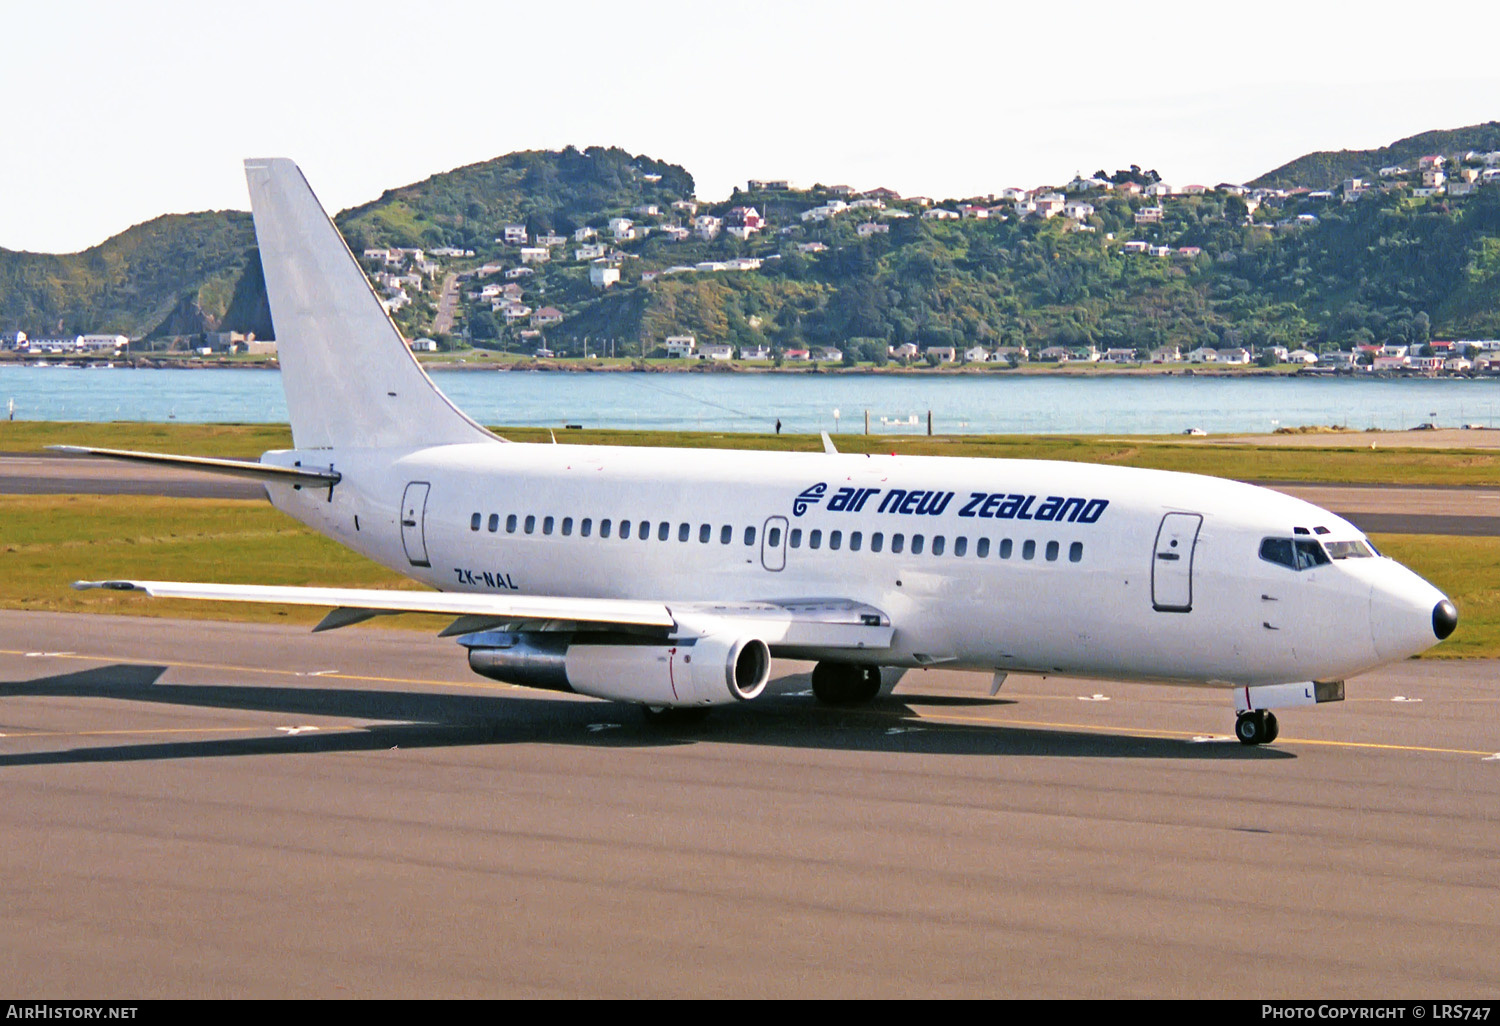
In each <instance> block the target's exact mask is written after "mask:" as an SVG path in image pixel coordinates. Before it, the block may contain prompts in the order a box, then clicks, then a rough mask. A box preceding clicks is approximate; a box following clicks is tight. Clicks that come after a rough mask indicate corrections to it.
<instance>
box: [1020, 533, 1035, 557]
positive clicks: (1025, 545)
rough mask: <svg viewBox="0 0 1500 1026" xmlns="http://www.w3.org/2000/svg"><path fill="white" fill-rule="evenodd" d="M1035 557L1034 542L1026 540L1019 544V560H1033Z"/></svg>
mask: <svg viewBox="0 0 1500 1026" xmlns="http://www.w3.org/2000/svg"><path fill="white" fill-rule="evenodd" d="M1035 557H1036V542H1034V541H1032V540H1031V539H1030V538H1027V539H1026V540H1025V541H1023V542H1022V543H1021V558H1022V559H1033V558H1035Z"/></svg>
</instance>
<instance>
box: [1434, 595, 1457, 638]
mask: <svg viewBox="0 0 1500 1026" xmlns="http://www.w3.org/2000/svg"><path fill="white" fill-rule="evenodd" d="M1457 627H1458V607H1457V606H1455V605H1454V604H1453V603H1452V602H1449V601H1448V600H1447V599H1443V601H1441V602H1439V603H1438V604H1437V605H1435V606H1433V607H1432V633H1434V634H1436V635H1437V639H1438V640H1439V641H1442V640H1443V639H1445V638H1446V637H1448V635H1450V634H1452V633H1453V631H1454V629H1455V628H1457Z"/></svg>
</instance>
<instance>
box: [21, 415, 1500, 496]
mask: <svg viewBox="0 0 1500 1026" xmlns="http://www.w3.org/2000/svg"><path fill="white" fill-rule="evenodd" d="M495 430H496V431H497V432H499V433H500V434H502V435H504V436H505V437H506V438H509V439H512V440H514V441H519V442H548V441H550V440H551V437H552V435H554V434H555V435H556V437H557V440H558V441H560V442H572V443H577V444H582V445H643V446H671V445H677V446H686V447H703V448H713V449H781V450H786V451H800V452H817V451H820V450H821V449H822V442H821V441H820V440H819V439H818V438H817V436H815V435H781V436H777V435H773V434H739V433H732V432H718V433H715V432H706V431H700V432H671V431H616V430H603V429H589V430H584V431H567V430H563V429H561V428H557V429H553V430H551V431H550V433H549V429H548V428H545V427H540V428H539V427H506V426H501V427H497V428H496V429H495ZM835 443H836V444H837V445H838V447H839V449H840V451H842V452H894V453H902V454H904V455H921V456H982V457H1003V458H1015V459H1052V460H1076V461H1079V462H1085V463H1108V464H1116V465H1119V466H1126V467H1153V468H1156V469H1160V470H1181V471H1188V472H1191V473H1197V474H1213V475H1216V476H1220V477H1232V478H1237V479H1239V480H1242V481H1315V482H1329V483H1338V482H1347V483H1350V484H1441V485H1500V450H1493V449H1488V450H1480V449H1421V448H1413V449H1400V448H1380V449H1370V448H1368V447H1361V446H1360V444H1359V436H1358V435H1354V436H1348V435H1330V436H1328V443H1327V445H1326V446H1320V447H1316V448H1303V447H1293V446H1276V445H1256V444H1246V445H1217V444H1206V443H1204V442H1201V441H1187V440H1184V439H1182V438H1181V436H1176V435H1169V436H1155V437H1152V436H1141V437H1131V438H1119V437H1093V436H1076V435H937V436H934V437H930V438H929V437H928V436H926V435H860V434H840V435H837V436H835ZM291 444H292V439H291V432H290V431H289V430H288V428H287V427H286V426H285V425H274V424H135V423H106V424H99V423H52V422H42V421H8V422H3V423H0V451H9V452H27V451H35V450H37V449H40V448H42V447H43V446H46V445H93V446H101V447H106V448H115V449H144V450H147V451H154V452H174V453H185V454H189V455H195V456H230V457H243V458H254V457H256V456H258V455H260V453H262V452H264V451H265V450H267V449H285V448H288V447H290V446H291Z"/></svg>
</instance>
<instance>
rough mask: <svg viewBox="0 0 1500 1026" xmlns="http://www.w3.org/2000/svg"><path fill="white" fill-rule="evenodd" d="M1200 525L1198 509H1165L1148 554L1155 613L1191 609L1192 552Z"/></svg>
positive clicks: (1201, 518)
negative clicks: (1165, 512)
mask: <svg viewBox="0 0 1500 1026" xmlns="http://www.w3.org/2000/svg"><path fill="white" fill-rule="evenodd" d="M1202 526H1203V517H1202V515H1201V514H1198V513H1168V514H1167V515H1166V516H1164V517H1162V518H1161V527H1159V528H1157V531H1156V548H1155V552H1154V554H1153V555H1152V557H1151V608H1153V609H1155V610H1156V611H1157V612H1158V613H1190V612H1192V611H1193V553H1194V551H1195V550H1196V549H1197V547H1198V529H1199V528H1200V527H1202Z"/></svg>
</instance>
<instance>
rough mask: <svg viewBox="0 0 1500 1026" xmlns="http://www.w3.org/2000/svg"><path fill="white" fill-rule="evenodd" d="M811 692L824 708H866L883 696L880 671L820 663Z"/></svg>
mask: <svg viewBox="0 0 1500 1026" xmlns="http://www.w3.org/2000/svg"><path fill="white" fill-rule="evenodd" d="M812 690H813V695H814V696H816V697H817V699H818V701H820V702H822V703H824V704H825V705H863V704H864V703H866V702H869V701H872V700H873V699H874V698H875V696H876V695H878V694H880V667H878V666H857V665H855V664H854V663H826V662H825V663H819V664H818V665H817V666H815V667H813V672H812Z"/></svg>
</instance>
